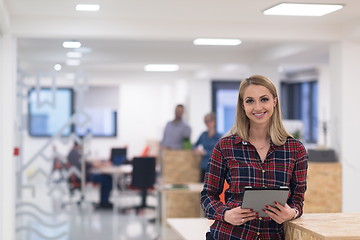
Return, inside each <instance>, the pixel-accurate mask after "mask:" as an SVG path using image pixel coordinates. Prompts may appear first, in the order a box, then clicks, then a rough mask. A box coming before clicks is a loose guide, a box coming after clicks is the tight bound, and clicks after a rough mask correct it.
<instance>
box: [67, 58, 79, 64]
mask: <svg viewBox="0 0 360 240" xmlns="http://www.w3.org/2000/svg"><path fill="white" fill-rule="evenodd" d="M66 65H68V66H79V65H80V60H79V59H67V60H66Z"/></svg>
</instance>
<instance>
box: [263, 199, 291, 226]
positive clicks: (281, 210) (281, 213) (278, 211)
mask: <svg viewBox="0 0 360 240" xmlns="http://www.w3.org/2000/svg"><path fill="white" fill-rule="evenodd" d="M275 206H276V207H273V206H270V205H267V206H266V208H265V209H264V210H263V211H264V212H265V213H267V215H269V217H271V218H272V219H273V220H274V221H275V222H277V223H279V224H282V223H284V222H286V221H288V220H291V219H293V217H294V216H295V214H296V211H295V209H292V208H290V206H289V205H288V204H287V203H285V206H283V205H281V204H280V203H278V202H275Z"/></svg>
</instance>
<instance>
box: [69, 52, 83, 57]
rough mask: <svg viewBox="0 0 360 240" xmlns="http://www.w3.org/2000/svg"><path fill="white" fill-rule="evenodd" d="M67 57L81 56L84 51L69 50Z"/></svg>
mask: <svg viewBox="0 0 360 240" xmlns="http://www.w3.org/2000/svg"><path fill="white" fill-rule="evenodd" d="M66 57H68V58H81V57H82V53H81V52H67V53H66Z"/></svg>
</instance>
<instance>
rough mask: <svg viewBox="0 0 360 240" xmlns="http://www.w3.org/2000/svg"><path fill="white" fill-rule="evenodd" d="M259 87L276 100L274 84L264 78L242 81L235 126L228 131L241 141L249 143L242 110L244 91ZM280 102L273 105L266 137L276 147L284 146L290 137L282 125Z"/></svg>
mask: <svg viewBox="0 0 360 240" xmlns="http://www.w3.org/2000/svg"><path fill="white" fill-rule="evenodd" d="M252 84H253V85H260V86H263V87H266V88H267V89H268V90H269V91H270V93H271V94H272V96H273V97H274V99H275V98H278V94H277V91H276V87H275V86H274V84H273V83H272V82H271V81H270V80H269V79H268V78H266V77H264V76H261V75H254V76H251V77H249V78H246V79H245V80H243V81H242V82H241V84H240V87H239V95H238V102H237V106H236V119H235V124H234V126H233V127H232V129H231V130H230V133H237V134H238V135H239V136H240V137H241V138H242V139H243V140H245V141H249V131H250V120H249V118H248V117H247V116H246V113H245V110H244V109H243V100H244V99H243V97H244V93H245V90H246V88H247V87H248V86H250V85H252ZM280 109H281V108H280V101H279V99H277V104H276V105H275V109H274V113H273V115H272V116H271V118H270V124H269V128H268V135H269V136H270V138H271V141H272V142H273V143H274V144H275V145H277V146H281V145H284V144H285V142H286V139H287V138H288V137H292V136H291V134H289V133H288V132H287V131H286V130H285V127H284V125H283V123H282V115H281V110H280Z"/></svg>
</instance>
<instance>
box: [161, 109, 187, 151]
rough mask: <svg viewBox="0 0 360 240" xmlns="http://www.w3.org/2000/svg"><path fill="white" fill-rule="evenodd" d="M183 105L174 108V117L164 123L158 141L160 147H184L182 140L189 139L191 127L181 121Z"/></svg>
mask: <svg viewBox="0 0 360 240" xmlns="http://www.w3.org/2000/svg"><path fill="white" fill-rule="evenodd" d="M184 110H185V108H184V105H182V104H178V105H177V106H176V108H175V119H174V120H172V121H170V122H168V123H167V124H166V127H165V130H164V136H163V139H162V141H161V143H160V145H161V148H162V149H184V141H190V135H191V128H190V126H189V125H188V124H186V123H185V122H184V121H183V119H182V118H183V115H184Z"/></svg>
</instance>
